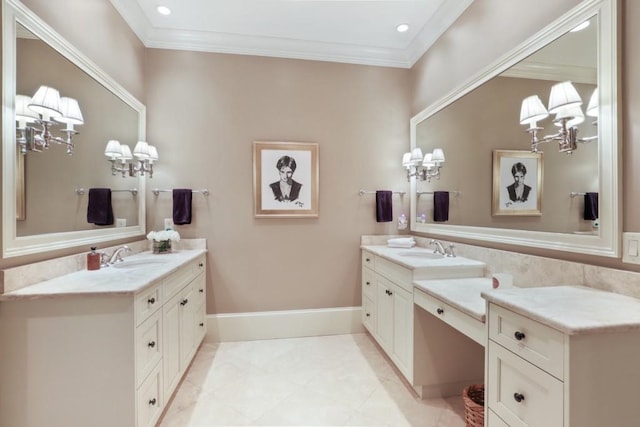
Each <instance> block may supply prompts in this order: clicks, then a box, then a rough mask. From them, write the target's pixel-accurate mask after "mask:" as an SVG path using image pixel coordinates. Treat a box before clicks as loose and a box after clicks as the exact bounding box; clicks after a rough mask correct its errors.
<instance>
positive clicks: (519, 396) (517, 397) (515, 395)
mask: <svg viewBox="0 0 640 427" xmlns="http://www.w3.org/2000/svg"><path fill="white" fill-rule="evenodd" d="M513 398H514V399H515V400H516V402H518V403H520V402H522V401H523V400H524V395H523V394H522V393H513Z"/></svg>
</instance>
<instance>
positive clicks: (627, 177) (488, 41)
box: [411, 0, 640, 271]
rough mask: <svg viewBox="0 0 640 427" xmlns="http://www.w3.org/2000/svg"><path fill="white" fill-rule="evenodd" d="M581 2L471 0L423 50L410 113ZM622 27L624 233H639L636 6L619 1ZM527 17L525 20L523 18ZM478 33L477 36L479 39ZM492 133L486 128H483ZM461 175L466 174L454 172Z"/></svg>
mask: <svg viewBox="0 0 640 427" xmlns="http://www.w3.org/2000/svg"><path fill="white" fill-rule="evenodd" d="M578 3H579V1H577V0H572V1H563V2H557V1H555V0H544V1H537V2H535V7H527V8H526V13H523V5H522V3H521V2H513V1H510V0H483V1H480V2H474V3H472V4H471V6H470V7H469V8H468V9H467V10H466V11H465V13H464V14H463V15H462V16H461V17H460V18H459V19H458V21H457V22H456V23H455V24H454V25H453V26H452V27H451V28H450V29H448V30H447V31H446V32H445V33H444V34H443V36H442V37H441V38H440V39H439V40H438V41H437V43H436V44H435V45H434V46H433V47H432V48H431V49H429V51H427V53H426V54H425V55H424V56H423V57H422V58H421V59H420V60H419V61H418V63H417V64H416V65H415V66H414V68H413V69H412V81H413V89H412V94H413V99H412V107H411V111H412V114H416V113H418V112H419V111H421V110H422V109H424V108H425V107H427V106H428V105H429V104H430V103H432V102H434V101H436V100H438V99H439V98H440V97H442V96H444V95H445V94H447V93H449V92H450V91H451V90H453V89H455V88H456V87H458V86H460V85H461V84H462V83H464V82H465V81H466V80H467V79H468V78H469V77H470V76H473V75H476V74H477V73H478V72H479V71H480V70H481V69H483V68H484V67H486V66H487V65H489V64H490V63H492V62H493V61H495V60H496V59H498V58H499V57H500V56H502V55H504V54H505V53H506V52H508V51H509V50H511V49H513V48H514V47H515V46H517V45H518V44H519V43H521V42H522V41H524V40H526V39H527V38H528V37H530V36H532V35H533V34H535V33H536V32H537V31H538V30H540V29H542V28H543V27H544V26H545V25H546V24H548V23H549V22H551V21H552V20H553V19H554V18H555V17H557V16H559V15H561V14H562V13H564V12H566V11H568V10H569V9H571V8H572V7H573V6H575V5H576V4H578ZM620 4H621V17H622V22H621V27H622V38H621V45H622V52H621V55H622V108H621V110H622V133H623V144H622V145H623V147H622V148H623V150H622V151H623V164H622V170H623V179H622V181H623V185H622V187H623V201H624V202H623V205H624V209H623V230H624V231H639V230H640V215H638V213H639V212H640V195H638V193H637V191H635V189H634V188H633V186H632V185H628V184H626V183H632V182H638V180H640V171H639V170H638V168H637V167H635V165H637V164H638V163H640V150H639V149H638V148H637V145H638V144H637V141H638V140H639V138H640V126H639V125H638V124H637V123H638V120H637V119H635V117H637V116H638V114H640V99H639V98H638V94H640V82H639V81H638V79H637V78H636V76H637V75H638V74H640V51H638V49H637V47H638V43H639V42H640V29H638V28H637V25H635V22H637V21H638V19H640V3H638V2H634V1H631V0H621V2H620ZM525 18H526V19H525ZM479 35H481V36H479ZM487 131H490V130H487ZM458 172H459V173H463V174H464V171H458ZM472 243H474V244H480V245H483V246H487V247H497V248H501V249H507V250H517V251H520V252H525V253H532V254H538V255H544V256H549V257H554V258H561V259H569V260H575V261H581V262H587V263H592V264H597V265H605V266H611V267H615V268H621V269H626V270H634V271H640V267H638V266H635V265H631V264H624V263H622V262H621V261H620V260H617V259H610V258H602V257H589V256H584V255H579V254H568V253H566V254H565V253H560V252H555V251H554V252H550V251H544V250H537V249H532V248H523V247H520V248H518V247H515V248H514V247H513V246H505V245H496V244H491V243H482V242H472Z"/></svg>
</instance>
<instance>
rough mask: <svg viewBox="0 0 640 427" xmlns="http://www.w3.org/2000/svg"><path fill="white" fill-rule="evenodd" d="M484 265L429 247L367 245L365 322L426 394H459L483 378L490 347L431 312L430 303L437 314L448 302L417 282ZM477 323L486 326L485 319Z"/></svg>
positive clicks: (466, 274) (464, 274)
mask: <svg viewBox="0 0 640 427" xmlns="http://www.w3.org/2000/svg"><path fill="white" fill-rule="evenodd" d="M484 267H485V264H484V263H482V262H478V261H474V260H470V259H467V258H463V257H455V258H454V257H443V256H441V255H438V254H433V251H432V250H429V249H425V248H417V247H416V248H412V249H402V248H389V247H386V246H376V245H365V246H362V306H363V311H362V316H363V317H362V320H363V323H364V325H365V327H366V329H367V330H368V331H369V333H371V335H372V336H373V338H374V339H375V340H376V342H377V343H378V344H379V345H380V347H381V348H382V350H383V351H384V352H385V353H386V354H387V355H388V356H389V358H390V359H391V360H392V361H393V363H394V364H395V365H396V367H397V368H398V369H399V370H400V372H401V373H402V375H403V376H404V377H405V379H406V380H407V381H408V382H409V384H411V385H412V386H413V388H414V390H415V391H416V393H418V395H419V396H421V397H422V398H427V397H436V396H449V395H455V394H459V393H460V391H461V390H462V388H464V387H465V386H466V385H468V384H469V382H470V381H471V382H473V381H479V380H482V377H483V369H484V367H483V361H484V356H483V352H484V349H483V347H482V346H481V345H480V344H478V343H477V342H474V340H473V339H469V337H468V336H466V335H464V334H461V333H460V332H458V331H456V330H454V329H452V328H451V327H450V326H449V325H448V324H447V323H444V322H442V321H441V319H439V318H436V317H434V316H432V315H431V314H429V313H428V312H427V311H425V309H423V308H424V307H427V306H428V307H433V310H434V311H436V312H437V310H438V308H440V309H443V307H444V306H443V305H442V304H441V303H440V302H439V301H437V300H436V299H434V298H433V297H431V296H429V295H428V294H426V293H424V292H422V291H419V290H418V291H415V290H414V282H415V281H423V280H424V281H430V280H439V279H447V278H453V277H458V278H470V277H482V276H483V274H484ZM478 299H480V296H479V292H478ZM414 301H420V302H421V304H423V305H424V307H421V306H417V305H415V304H414ZM462 316H464V315H461V317H460V318H462ZM438 317H440V318H442V317H443V316H442V315H438ZM444 317H446V318H447V319H451V318H454V317H455V313H454V312H453V310H450V309H449V308H446V316H444ZM454 322H455V321H454ZM477 323H479V324H480V325H481V326H479V327H480V328H481V329H482V330H484V323H483V322H482V321H477Z"/></svg>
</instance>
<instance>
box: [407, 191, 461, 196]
mask: <svg viewBox="0 0 640 427" xmlns="http://www.w3.org/2000/svg"><path fill="white" fill-rule="evenodd" d="M449 193H450V194H451V195H453V196H456V197H458V196H459V195H460V194H461V193H460V192H459V191H449ZM416 194H417V195H418V196H421V195H423V194H433V191H417V192H416Z"/></svg>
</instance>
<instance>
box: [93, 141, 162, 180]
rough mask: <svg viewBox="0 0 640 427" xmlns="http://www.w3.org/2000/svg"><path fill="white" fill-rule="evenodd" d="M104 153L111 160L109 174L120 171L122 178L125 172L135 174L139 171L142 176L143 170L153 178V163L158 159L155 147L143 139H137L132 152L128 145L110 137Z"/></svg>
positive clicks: (130, 174) (125, 174)
mask: <svg viewBox="0 0 640 427" xmlns="http://www.w3.org/2000/svg"><path fill="white" fill-rule="evenodd" d="M104 155H105V156H107V160H109V161H110V162H111V174H112V175H114V176H115V175H116V174H117V173H118V172H120V173H122V177H123V178H125V177H126V176H127V174H129V176H136V175H137V174H138V173H139V174H140V176H144V174H145V172H146V173H148V174H149V178H153V164H154V163H155V162H157V161H158V150H157V149H156V147H154V146H153V145H149V144H148V143H146V142H144V141H138V143H137V144H136V146H135V148H134V149H133V154H132V153H131V148H129V146H128V145H126V144H120V141H116V140H113V139H112V140H110V141H109V142H108V143H107V147H106V148H105V150H104ZM134 157H136V159H135V160H134Z"/></svg>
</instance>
